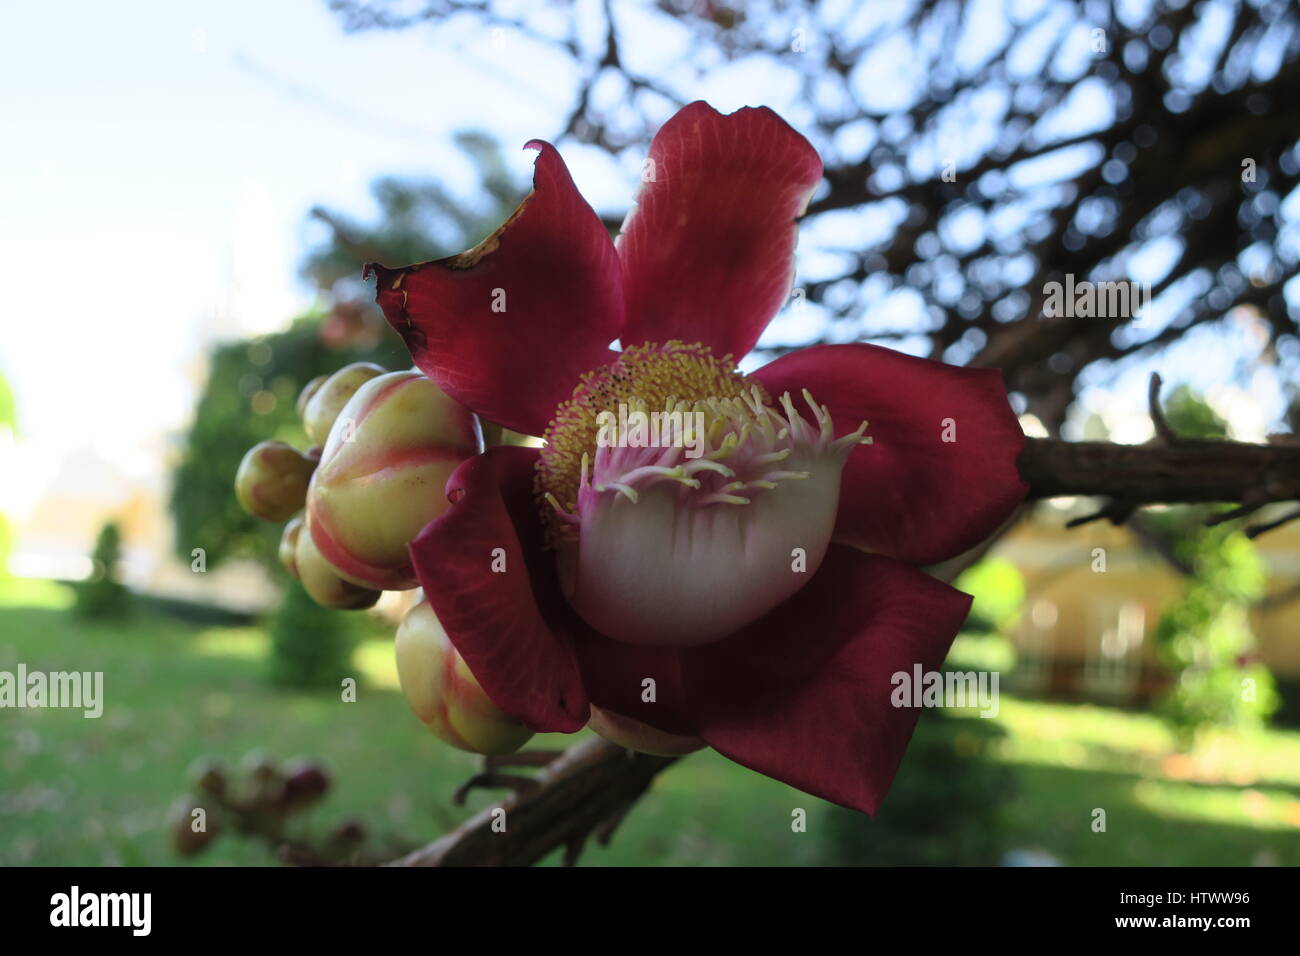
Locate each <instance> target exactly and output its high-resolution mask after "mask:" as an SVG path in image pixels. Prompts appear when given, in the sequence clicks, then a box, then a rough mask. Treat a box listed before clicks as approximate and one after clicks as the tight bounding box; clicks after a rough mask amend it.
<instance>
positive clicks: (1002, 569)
mask: <svg viewBox="0 0 1300 956" xmlns="http://www.w3.org/2000/svg"><path fill="white" fill-rule="evenodd" d="M956 587H957V590H959V591H965V592H966V593H967V594H970V595H972V596H973V597H974V598H975V602H974V603H973V604H972V605H971V612H970V618H969V620H968V622H967V625H966V629H967V630H969V631H971V632H974V633H989V632H996V633H999V634H1005V633H1007V632H1008V631H1009V630H1010V629H1011V628H1012V627H1014V626H1015V624H1016V621H1017V620H1019V618H1020V611H1021V609H1022V608H1023V607H1024V603H1025V578H1024V575H1022V574H1021V573H1020V569H1019V568H1017V567H1016V566H1015V565H1014V564H1013V563H1012V562H1010V561H1008V560H1007V559H1006V558H985V559H984V560H983V561H980V562H979V563H977V564H974V565H972V566H971V567H969V568H967V569H966V570H965V571H963V572H962V573H961V574H960V575H959V576H958V578H957V581H956Z"/></svg>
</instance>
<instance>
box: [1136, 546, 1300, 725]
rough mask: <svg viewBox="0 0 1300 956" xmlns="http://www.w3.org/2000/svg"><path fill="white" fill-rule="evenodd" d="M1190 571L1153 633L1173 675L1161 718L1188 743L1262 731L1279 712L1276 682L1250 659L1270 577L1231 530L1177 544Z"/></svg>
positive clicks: (1163, 660) (1161, 703) (1252, 547)
mask: <svg viewBox="0 0 1300 956" xmlns="http://www.w3.org/2000/svg"><path fill="white" fill-rule="evenodd" d="M1178 549H1179V554H1180V557H1182V558H1183V560H1185V561H1187V563H1188V564H1190V565H1191V567H1192V569H1193V573H1192V575H1191V576H1190V577H1189V578H1188V579H1187V582H1186V585H1185V587H1184V589H1183V594H1182V596H1181V597H1180V598H1178V599H1177V600H1176V601H1174V602H1173V603H1171V604H1170V605H1169V606H1168V607H1166V608H1165V610H1164V613H1163V614H1162V615H1161V617H1160V622H1159V623H1158V624H1157V626H1156V633H1155V640H1156V646H1157V649H1158V651H1159V653H1160V659H1161V662H1162V663H1164V664H1165V666H1167V667H1169V668H1170V669H1171V670H1172V671H1174V673H1175V674H1176V681H1175V684H1174V686H1173V688H1172V689H1171V690H1170V691H1169V692H1168V693H1167V694H1166V695H1165V696H1164V697H1163V698H1162V700H1161V701H1160V705H1159V706H1160V711H1161V713H1162V714H1163V715H1164V716H1165V717H1166V719H1167V720H1169V721H1170V723H1171V724H1172V726H1173V727H1174V729H1175V730H1176V731H1177V732H1178V734H1179V735H1180V738H1181V740H1182V741H1183V743H1184V745H1188V744H1190V743H1191V741H1192V739H1193V738H1194V736H1195V733H1196V731H1197V730H1198V729H1200V728H1201V727H1204V726H1209V725H1215V726H1227V727H1241V726H1251V725H1258V724H1260V723H1262V722H1263V721H1264V720H1266V719H1267V718H1268V716H1269V715H1270V714H1271V713H1272V712H1273V711H1274V710H1276V709H1277V706H1278V697H1277V690H1276V687H1275V686H1274V684H1273V678H1272V675H1270V674H1269V672H1268V670H1267V669H1266V668H1265V667H1264V666H1263V665H1262V664H1260V663H1259V662H1258V661H1255V660H1253V659H1252V656H1251V655H1252V653H1253V651H1254V649H1255V636H1254V633H1253V632H1252V630H1251V627H1250V619H1249V616H1248V614H1249V609H1250V605H1251V604H1253V603H1254V602H1255V601H1257V600H1258V599H1259V598H1260V597H1261V596H1262V595H1263V593H1264V585H1265V581H1266V574H1265V569H1264V564H1263V562H1262V561H1261V560H1260V557H1259V555H1258V553H1257V552H1256V550H1255V546H1254V545H1253V544H1252V543H1251V541H1250V540H1249V539H1248V538H1246V536H1245V535H1243V534H1241V533H1239V532H1237V531H1234V530H1233V529H1231V528H1229V527H1227V526H1219V527H1215V528H1205V527H1198V528H1195V529H1194V530H1191V531H1189V532H1188V533H1186V534H1185V535H1184V536H1183V537H1182V539H1181V540H1180V541H1179V542H1178Z"/></svg>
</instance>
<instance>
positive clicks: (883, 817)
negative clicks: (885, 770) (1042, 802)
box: [818, 710, 1016, 866]
mask: <svg viewBox="0 0 1300 956" xmlns="http://www.w3.org/2000/svg"><path fill="white" fill-rule="evenodd" d="M1005 736H1006V732H1005V731H1004V730H1002V729H1001V727H999V726H998V725H997V723H995V722H994V721H992V720H985V719H983V718H979V717H950V716H948V715H947V714H946V713H944V712H943V711H941V710H934V711H926V712H925V713H923V714H922V715H921V719H920V721H919V722H918V723H917V727H916V733H915V735H914V736H913V737H912V743H911V746H909V747H908V750H907V755H906V756H905V757H904V758H903V764H902V766H901V767H900V768H899V771H898V776H897V777H895V778H894V785H893V787H892V788H891V789H890V792H889V796H887V797H886V798H885V802H884V804H883V805H882V806H881V808H880V810H879V812H877V814H876V816H875V818H874V819H872V818H871V817H868V816H866V815H865V814H862V813H856V812H854V811H852V810H846V809H844V808H842V807H831V808H829V809H828V810H827V812H826V816H825V820H824V824H825V825H824V826H823V827H820V828H818V830H819V832H821V833H822V834H823V840H824V843H825V845H824V848H823V852H824V854H825V862H827V863H836V864H844V865H850V866H853V865H863V864H870V865H873V866H877V865H878V866H959V865H970V866H975V865H990V864H994V863H996V862H997V861H998V858H999V857H1000V856H1001V854H1002V852H1003V851H1004V850H1005V849H1006V842H1007V841H1006V837H1005V834H1004V823H1005V821H1004V819H1003V807H1004V806H1005V804H1006V803H1007V801H1008V800H1010V799H1011V798H1012V797H1013V796H1014V795H1015V792H1016V783H1015V777H1014V772H1013V771H1012V770H1011V769H1010V768H1009V767H1007V766H1005V765H1002V764H999V763H996V762H994V761H992V760H991V759H990V751H991V749H992V748H993V747H994V746H995V745H996V743H997V742H998V741H999V740H1001V739H1002V738H1003V737H1005Z"/></svg>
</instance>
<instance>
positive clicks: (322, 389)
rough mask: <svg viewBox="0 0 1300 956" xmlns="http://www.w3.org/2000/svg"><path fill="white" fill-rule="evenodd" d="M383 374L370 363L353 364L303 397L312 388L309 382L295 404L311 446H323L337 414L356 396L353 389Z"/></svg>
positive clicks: (346, 366) (355, 389)
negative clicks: (298, 408) (299, 402)
mask: <svg viewBox="0 0 1300 956" xmlns="http://www.w3.org/2000/svg"><path fill="white" fill-rule="evenodd" d="M383 374H384V370H383V369H382V368H381V367H380V366H378V365H375V364H374V363H373V362H353V363H352V364H351V365H345V366H343V367H342V368H341V369H339V370H338V371H337V372H335V373H334V374H333V375H331V376H329V377H328V378H326V379H325V381H323V382H321V383H320V384H319V385H317V386H316V388H314V389H312V392H311V394H310V395H309V394H307V389H309V388H311V386H312V383H310V382H309V383H308V384H307V388H304V389H303V394H302V395H301V396H299V400H300V401H302V427H303V428H304V429H306V431H307V437H308V438H310V439H311V442H312V444H313V445H323V444H325V441H326V439H328V438H329V433H330V429H331V428H333V427H334V421H335V419H337V418H338V417H339V412H341V411H342V410H343V406H345V405H346V404H347V403H348V402H349V401H350V400H351V399H352V396H353V395H355V394H356V393H357V389H359V388H360V387H361V386H362V385H364V384H366V382H368V381H370V380H371V379H372V378H376V377H377V376H380V375H383ZM304 396H305V400H304Z"/></svg>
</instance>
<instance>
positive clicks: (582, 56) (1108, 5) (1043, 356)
mask: <svg viewBox="0 0 1300 956" xmlns="http://www.w3.org/2000/svg"><path fill="white" fill-rule="evenodd" d="M328 4H329V7H330V8H331V9H332V10H334V11H335V12H336V13H337V14H338V16H339V18H340V20H341V23H342V25H343V26H344V28H345V29H347V30H352V31H363V30H377V29H389V30H392V29H406V28H419V29H426V30H429V31H432V32H433V33H434V34H435V35H436V37H437V39H438V40H439V42H445V43H447V44H450V45H463V46H471V45H474V46H476V48H477V50H478V53H479V54H482V52H483V48H484V47H485V46H488V45H489V44H488V43H487V38H488V37H490V36H492V35H494V34H496V32H497V31H501V32H504V33H509V34H511V35H512V36H514V37H517V38H518V39H519V41H520V42H521V43H526V44H529V45H531V47H532V48H535V49H538V50H541V51H542V52H544V53H545V54H547V55H548V56H553V57H559V58H561V59H563V60H565V61H567V62H568V63H569V64H570V66H571V67H572V69H571V70H564V71H548V88H549V89H551V90H552V91H555V90H556V89H557V88H558V89H560V90H561V91H562V94H563V95H565V96H566V97H567V98H568V100H569V102H570V103H571V111H570V113H569V115H568V118H567V121H566V122H565V123H564V124H563V127H562V128H561V129H558V130H550V131H548V130H539V131H538V133H539V135H545V134H547V133H550V134H552V135H554V136H555V137H556V138H560V139H563V138H568V139H570V140H572V141H575V142H578V143H584V144H590V145H593V146H596V147H599V148H600V149H603V150H605V151H606V152H608V153H609V154H611V155H612V156H614V157H615V158H616V160H617V161H618V162H619V163H621V164H622V165H623V166H624V167H626V168H627V169H629V170H632V169H636V168H639V165H640V161H641V157H642V156H643V155H644V152H645V149H646V146H647V144H648V142H649V140H650V137H651V136H652V134H653V132H654V130H655V129H656V128H657V127H658V126H659V125H660V124H661V123H662V122H663V121H664V120H665V119H666V118H667V117H668V116H669V115H671V114H672V113H673V112H674V111H675V110H676V109H677V108H678V107H680V106H681V105H683V104H684V103H686V102H689V101H690V100H692V99H695V98H697V97H698V95H699V90H700V89H701V88H702V87H703V86H704V84H705V83H706V82H707V81H708V80H709V79H712V78H717V77H729V82H731V83H732V84H733V86H732V87H730V88H735V86H734V84H744V83H746V82H750V83H751V85H752V83H753V80H754V78H755V77H758V76H761V79H762V80H763V82H764V84H765V85H764V87H763V88H762V90H759V89H757V88H756V93H755V97H754V99H755V100H757V99H759V98H760V97H764V96H767V95H768V94H767V93H766V92H764V91H766V90H772V89H774V90H778V91H779V90H786V91H789V92H788V95H787V96H786V98H785V101H784V102H779V101H776V100H771V101H769V102H768V104H767V105H771V106H773V107H774V108H777V109H778V110H779V111H780V112H782V113H783V115H785V116H786V118H787V119H789V120H790V121H791V122H792V123H793V124H794V125H796V126H797V127H798V128H799V129H801V130H802V131H804V132H805V133H807V134H808V135H809V136H810V138H811V139H812V141H813V144H814V145H815V146H816V147H817V149H818V151H819V152H820V153H821V155H822V157H823V159H824V161H825V163H826V183H825V184H824V186H823V187H822V189H821V191H820V192H819V193H818V194H817V195H816V196H815V197H814V199H813V201H812V203H811V206H810V208H809V210H808V215H807V219H806V222H805V226H804V228H803V229H802V231H801V253H802V255H803V259H802V262H801V270H800V279H799V281H800V282H801V284H802V287H803V288H804V292H805V295H806V299H807V302H808V303H810V304H812V306H813V310H814V311H815V314H816V315H817V316H819V317H820V319H821V328H820V331H819V332H818V333H816V337H817V338H819V339H820V340H823V341H854V340H860V339H865V340H874V341H887V340H890V339H899V340H914V339H915V338H916V337H918V336H920V337H923V339H924V341H925V343H926V344H927V346H928V351H929V354H930V355H931V356H932V357H936V358H943V359H945V360H946V361H949V362H953V363H957V364H977V365H987V366H996V367H999V368H1002V369H1003V370H1004V372H1005V374H1006V376H1007V381H1008V384H1009V386H1010V387H1011V389H1012V390H1013V391H1014V392H1015V393H1018V395H1019V401H1020V402H1021V403H1022V405H1023V406H1024V407H1025V408H1026V409H1027V410H1028V411H1031V412H1033V413H1035V414H1036V415H1037V416H1038V417H1039V418H1040V419H1041V420H1042V421H1043V423H1044V424H1045V425H1046V427H1047V428H1048V430H1049V432H1050V433H1053V434H1055V433H1057V431H1058V430H1059V428H1060V426H1061V423H1062V422H1063V420H1064V418H1065V415H1066V411H1067V409H1068V407H1069V405H1070V403H1071V401H1072V399H1073V397H1074V394H1075V392H1076V388H1077V385H1078V383H1079V382H1081V381H1095V380H1097V379H1098V377H1101V378H1102V380H1104V376H1105V375H1106V374H1107V372H1108V371H1109V367H1110V365H1111V363H1116V362H1122V361H1123V360H1125V359H1129V358H1132V357H1136V356H1143V355H1147V354H1149V353H1150V352H1151V351H1152V350H1155V349H1159V348H1162V347H1164V346H1167V345H1169V344H1170V343H1173V342H1175V341H1177V340H1178V339H1180V338H1181V337H1182V336H1184V335H1185V334H1186V333H1187V332H1188V330H1190V329H1193V328H1195V327H1197V326H1202V325H1207V324H1210V323H1214V322H1216V321H1218V320H1221V319H1223V318H1224V317H1225V316H1228V315H1231V317H1232V318H1233V320H1235V321H1238V322H1240V323H1243V324H1244V325H1246V326H1248V327H1249V328H1250V329H1251V330H1252V331H1253V332H1254V334H1255V335H1256V336H1257V337H1258V340H1259V342H1260V345H1261V359H1260V360H1261V361H1262V362H1264V363H1267V364H1273V365H1282V366H1285V367H1286V369H1289V370H1290V371H1289V373H1286V370H1284V375H1283V376H1282V380H1283V382H1284V383H1285V384H1286V387H1288V388H1290V389H1291V394H1292V396H1294V394H1295V391H1294V390H1295V388H1296V385H1295V381H1296V380H1297V379H1300V374H1296V371H1295V370H1296V369H1297V368H1300V327H1298V326H1297V318H1298V317H1300V288H1297V287H1296V284H1294V283H1293V284H1292V286H1291V288H1290V289H1289V290H1288V291H1289V296H1290V302H1289V303H1288V301H1287V296H1286V295H1284V291H1283V287H1284V286H1285V285H1286V284H1287V283H1289V282H1291V281H1292V280H1293V279H1294V278H1295V276H1296V271H1297V262H1298V261H1300V224H1298V223H1297V216H1296V210H1295V197H1294V191H1295V188H1296V185H1297V182H1298V181H1300V151H1298V150H1297V138H1298V137H1300V95H1297V92H1296V91H1297V90H1300V9H1298V8H1297V5H1296V4H1295V3H1294V2H1288V0H1199V2H1186V0H1164V2H1159V0H1147V2H1143V0H1134V2H1125V3H1119V2H1100V0H1091V2H1066V0H1039V2H1034V0H989V2H978V3H965V2H960V0H912V2H902V3H891V4H863V3H855V2H852V0H760V2H753V3H750V2H746V3H740V2H735V0H703V2H700V0H604V2H602V3H601V4H600V5H599V6H597V5H594V4H590V5H589V4H580V3H578V2H576V0H557V2H554V3H549V4H539V5H537V6H535V7H529V6H520V5H518V4H514V3H508V2H502V0H418V2H412V0H328ZM565 76H572V77H575V78H576V79H574V80H573V81H572V82H571V83H570V85H568V86H564V85H563V84H565V83H568V82H569V81H568V80H565V79H560V77H565ZM742 88H743V86H742ZM779 96H780V94H778V97H779ZM1288 196H1291V197H1292V198H1291V201H1290V202H1289V203H1288V202H1287V201H1286V200H1287V197H1288ZM618 218H619V217H611V219H610V222H611V225H614V224H616V223H617V222H618ZM1139 264H1140V265H1142V266H1143V267H1144V268H1143V269H1140V270H1139V269H1137V268H1136V267H1137V266H1138V265H1139ZM1066 276H1072V277H1073V278H1074V279H1075V280H1078V281H1083V280H1089V281H1093V282H1099V281H1118V280H1125V279H1135V280H1136V279H1141V278H1143V277H1144V276H1146V277H1149V278H1147V279H1146V280H1145V281H1150V283H1151V293H1152V295H1153V297H1154V304H1153V305H1151V306H1149V307H1148V308H1147V309H1145V310H1144V311H1143V312H1142V313H1141V314H1140V315H1139V316H1138V317H1137V319H1133V318H1130V317H1119V318H1097V317H1092V316H1082V315H1080V316H1070V315H1065V316H1048V315H1045V314H1044V302H1045V299H1046V297H1047V294H1048V292H1047V288H1046V287H1047V285H1048V283H1051V282H1061V281H1063V280H1064V277H1066ZM900 315H901V316H903V319H901V320H900V318H899V316H900ZM768 344H772V343H771V340H770V339H769V340H768ZM791 344H805V343H804V342H803V341H800V342H799V343H791Z"/></svg>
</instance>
